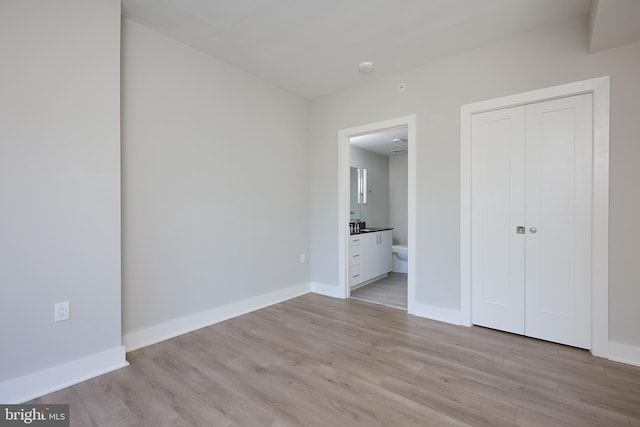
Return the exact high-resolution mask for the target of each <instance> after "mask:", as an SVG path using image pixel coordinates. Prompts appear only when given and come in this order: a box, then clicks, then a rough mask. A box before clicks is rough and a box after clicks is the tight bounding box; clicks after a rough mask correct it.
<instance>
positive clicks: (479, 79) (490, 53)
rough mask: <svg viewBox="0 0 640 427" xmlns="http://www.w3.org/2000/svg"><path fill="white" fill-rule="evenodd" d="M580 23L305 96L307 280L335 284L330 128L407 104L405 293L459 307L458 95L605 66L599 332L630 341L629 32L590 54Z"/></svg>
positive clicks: (638, 151) (400, 110) (632, 100)
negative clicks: (411, 219)
mask: <svg viewBox="0 0 640 427" xmlns="http://www.w3.org/2000/svg"><path fill="white" fill-rule="evenodd" d="M587 27H588V23H587V22H586V19H585V20H576V21H571V22H568V23H565V24H562V25H556V26H553V27H548V28H544V29H542V30H539V31H536V32H532V33H528V34H523V35H521V36H518V37H515V38H511V39H509V40H506V41H503V42H500V43H496V44H493V45H490V46H487V47H484V48H481V49H477V50H474V51H471V52H468V53H465V54H463V55H459V56H456V57H453V58H449V59H446V60H442V61H439V62H437V63H433V64H430V65H428V66H424V67H421V68H417V69H415V70H412V71H410V72H407V73H404V74H400V75H396V76H394V77H391V78H387V79H380V80H378V81H376V82H372V83H371V84H368V85H364V86H362V87H359V88H355V89H352V90H349V91H346V92H342V93H338V94H335V95H331V96H327V97H324V98H322V99H318V100H316V101H314V102H313V103H312V108H311V119H312V120H311V155H310V158H311V165H310V167H311V194H312V198H311V242H312V247H311V251H312V255H313V256H312V265H311V279H312V281H314V282H318V283H323V284H325V285H328V286H332V285H333V286H337V285H338V268H337V265H338V260H337V248H338V241H337V233H336V230H337V221H338V220H337V217H338V213H337V205H338V195H337V179H338V177H337V175H338V172H337V158H338V154H337V149H338V143H337V135H338V130H339V129H345V128H349V127H354V126H357V125H362V124H366V123H371V122H375V121H380V120H385V119H389V118H393V117H399V116H404V115H408V114H414V113H415V114H416V115H417V142H416V147H417V148H416V159H417V160H416V161H417V168H416V169H417V170H416V175H417V176H416V179H417V182H416V193H417V200H416V209H417V212H416V217H417V226H416V252H417V253H416V254H415V259H416V299H417V301H418V302H420V303H423V304H427V305H430V306H435V307H441V308H444V309H451V310H459V302H460V277H459V268H460V265H459V251H460V248H459V239H460V236H459V219H460V218H459V173H460V169H459V138H460V135H459V127H460V124H459V120H460V119H459V117H460V106H461V105H462V104H467V103H470V102H474V101H479V100H484V99H491V98H495V97H499V96H503V95H508V94H514V93H520V92H525V91H528V90H533V89H539V88H544V87H549V86H553V85H558V84H562V83H567V82H572V81H577V80H582V79H586V78H591V77H596V76H602V75H611V140H610V142H611V157H610V160H611V181H610V186H611V190H610V199H611V208H610V213H611V214H610V221H611V225H610V275H609V277H610V283H609V288H610V295H609V302H610V308H609V316H610V339H611V340H613V341H617V342H623V343H628V344H632V345H640V329H638V328H637V325H638V324H640V311H639V310H638V309H637V301H640V286H638V285H637V284H638V279H637V271H636V270H637V269H636V268H635V267H636V265H635V264H637V260H638V257H639V252H640V250H639V249H638V244H637V242H638V241H640V222H638V221H637V218H638V217H640V192H638V191H637V183H638V182H640V168H638V167H637V165H638V164H640V144H638V143H637V141H638V135H640V121H639V120H638V111H640V81H639V80H638V70H640V44H633V45H628V46H625V47H621V48H618V49H612V50H608V51H604V52H600V53H597V54H592V55H589V54H588V53H587V42H588V32H587ZM399 83H404V84H405V85H406V90H405V91H404V92H399V91H398V90H397V86H398V84H399ZM372 99H378V100H380V102H378V103H373V102H371V100H372ZM332 172H333V173H332Z"/></svg>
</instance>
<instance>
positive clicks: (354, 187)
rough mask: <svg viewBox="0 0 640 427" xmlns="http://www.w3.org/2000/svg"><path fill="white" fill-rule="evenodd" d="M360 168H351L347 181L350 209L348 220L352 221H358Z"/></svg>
mask: <svg viewBox="0 0 640 427" xmlns="http://www.w3.org/2000/svg"><path fill="white" fill-rule="evenodd" d="M360 182H361V177H360V168H354V167H352V168H351V175H350V180H349V194H350V197H349V199H350V202H351V203H350V209H349V211H350V212H351V215H350V216H349V218H351V219H352V220H356V219H360Z"/></svg>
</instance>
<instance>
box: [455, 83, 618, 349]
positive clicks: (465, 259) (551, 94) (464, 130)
mask: <svg viewBox="0 0 640 427" xmlns="http://www.w3.org/2000/svg"><path fill="white" fill-rule="evenodd" d="M609 87H610V78H609V76H602V77H596V78H592V79H588V80H582V81H578V82H573V83H567V84H563V85H558V86H553V87H549V88H544V89H539V90H534V91H530V92H525V93H519V94H515V95H509V96H504V97H500V98H495V99H490V100H486V101H479V102H474V103H471V104H465V105H462V106H461V107H460V314H461V324H463V325H465V326H471V324H472V323H471V298H472V292H471V210H472V206H471V188H472V186H471V117H472V115H473V114H475V113H481V112H485V111H491V110H498V109H502V108H508V107H515V106H518V105H525V104H530V103H533V102H540V101H546V100H549V99H554V98H562V97H567V96H572V95H579V94H584V93H592V94H593V188H592V191H593V194H592V196H593V198H592V207H591V209H592V233H593V234H592V241H591V353H592V354H593V355H595V356H600V357H608V356H609V109H610V107H609V105H610V104H609V102H610V101H609V96H610V95H609V94H610V89H609Z"/></svg>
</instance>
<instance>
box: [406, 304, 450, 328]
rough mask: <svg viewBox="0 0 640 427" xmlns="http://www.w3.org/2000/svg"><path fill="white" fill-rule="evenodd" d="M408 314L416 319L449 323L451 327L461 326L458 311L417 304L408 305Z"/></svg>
mask: <svg viewBox="0 0 640 427" xmlns="http://www.w3.org/2000/svg"><path fill="white" fill-rule="evenodd" d="M409 314H413V315H414V316H418V317H424V318H425V319H430V320H437V321H438V322H444V323H450V324H452V325H461V324H462V323H461V319H462V316H461V312H460V310H452V309H450V308H443V307H436V306H433V305H428V304H422V303H419V302H416V303H413V304H410V305H409Z"/></svg>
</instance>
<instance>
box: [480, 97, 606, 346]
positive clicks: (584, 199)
mask: <svg viewBox="0 0 640 427" xmlns="http://www.w3.org/2000/svg"><path fill="white" fill-rule="evenodd" d="M472 120H473V122H472V126H473V128H472V225H471V227H472V235H471V238H472V254H471V257H472V266H471V280H472V301H473V303H472V320H473V323H474V324H477V325H481V326H487V327H490V328H494V329H500V330H504V331H508V332H513V333H518V334H524V335H527V336H531V337H535V338H541V339H545V340H549V341H554V342H559V343H563V344H568V345H572V346H576V347H581V348H590V347H591V194H592V171H593V168H592V157H593V153H592V145H593V144H592V136H593V131H592V95H591V94H584V95H576V96H571V97H566V98H560V99H554V100H550V101H544V102H539V103H533V104H528V105H524V106H518V107H513V108H505V109H501V110H495V111H489V112H485V113H480V114H475V115H474V116H473V119H472Z"/></svg>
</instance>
